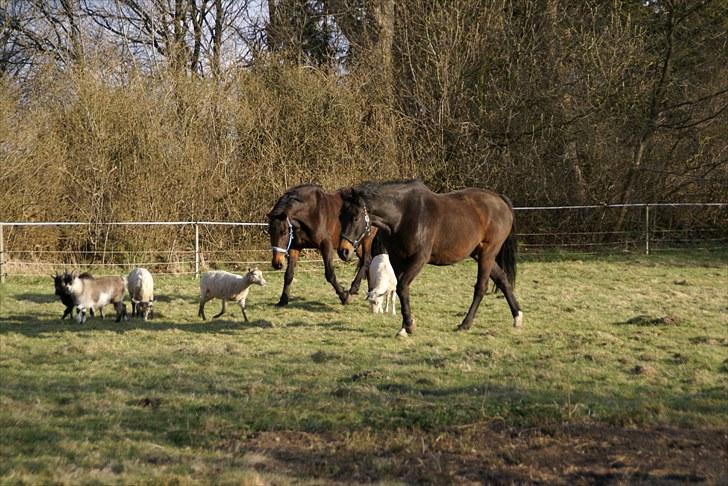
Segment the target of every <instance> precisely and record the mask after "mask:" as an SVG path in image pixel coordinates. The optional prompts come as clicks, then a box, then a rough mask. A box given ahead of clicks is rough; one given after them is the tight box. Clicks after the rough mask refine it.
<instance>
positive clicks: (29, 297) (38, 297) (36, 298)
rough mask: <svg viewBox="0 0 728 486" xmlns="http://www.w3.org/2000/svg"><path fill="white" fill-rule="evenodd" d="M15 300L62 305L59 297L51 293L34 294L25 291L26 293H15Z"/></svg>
mask: <svg viewBox="0 0 728 486" xmlns="http://www.w3.org/2000/svg"><path fill="white" fill-rule="evenodd" d="M14 299H15V300H19V301H24V302H32V303H34V304H52V303H58V305H59V306H62V305H63V304H62V303H61V299H60V298H59V297H58V296H57V295H55V294H53V293H50V294H34V293H26V294H17V295H15V296H14Z"/></svg>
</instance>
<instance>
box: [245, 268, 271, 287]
mask: <svg viewBox="0 0 728 486" xmlns="http://www.w3.org/2000/svg"><path fill="white" fill-rule="evenodd" d="M248 279H249V280H250V282H251V283H254V284H258V285H260V286H265V285H266V284H267V283H268V282H266V281H265V278H263V271H262V270H260V269H259V268H258V267H255V268H249V269H248Z"/></svg>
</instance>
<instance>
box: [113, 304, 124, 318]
mask: <svg viewBox="0 0 728 486" xmlns="http://www.w3.org/2000/svg"><path fill="white" fill-rule="evenodd" d="M114 310H116V322H121V319H122V318H124V320H126V304H124V303H123V302H114Z"/></svg>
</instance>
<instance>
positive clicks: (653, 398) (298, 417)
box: [0, 252, 728, 484]
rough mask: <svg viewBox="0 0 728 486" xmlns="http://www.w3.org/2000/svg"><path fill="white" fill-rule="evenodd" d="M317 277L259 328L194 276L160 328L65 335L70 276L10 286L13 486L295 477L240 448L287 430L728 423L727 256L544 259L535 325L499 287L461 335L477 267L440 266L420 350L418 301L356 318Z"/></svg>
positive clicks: (4, 344)
mask: <svg viewBox="0 0 728 486" xmlns="http://www.w3.org/2000/svg"><path fill="white" fill-rule="evenodd" d="M301 270H302V271H300V272H298V274H297V275H296V281H295V282H294V285H293V291H292V301H291V303H290V305H289V306H288V307H287V308H283V309H280V308H277V307H275V306H273V304H274V303H275V302H277V299H278V296H279V292H280V289H281V281H282V273H280V272H266V278H267V280H268V286H267V287H264V288H261V287H254V288H253V289H252V290H251V293H250V296H249V299H248V316H249V317H250V319H251V322H249V323H244V322H241V320H242V315H241V313H240V311H239V309H237V308H236V307H235V306H228V313H227V314H226V315H225V316H223V317H222V318H220V319H218V320H213V321H207V322H202V321H201V320H199V319H198V318H197V317H196V316H197V297H196V295H197V283H196V281H195V280H194V279H192V278H189V277H159V278H157V280H156V282H155V285H156V293H157V295H158V302H157V304H156V307H155V309H156V311H157V313H158V317H157V318H155V319H154V320H152V321H149V322H142V321H141V320H137V319H133V320H129V321H128V322H123V323H120V324H116V323H114V322H113V319H110V318H109V317H107V319H106V320H104V321H101V320H98V319H92V320H90V321H88V322H87V323H86V324H84V325H79V324H77V323H76V322H75V321H68V320H66V321H65V322H61V321H60V319H59V318H60V315H61V313H62V310H63V306H62V305H61V304H60V302H58V301H57V300H56V298H55V296H53V295H52V282H51V280H50V278H12V277H11V278H10V279H9V281H8V282H7V283H6V284H5V285H4V286H2V287H1V289H2V290H0V292H1V293H0V431H1V432H0V483H3V482H4V483H9V484H12V483H22V482H39V481H43V482H61V483H73V484H76V483H95V482H100V483H110V482H124V483H135V482H165V483H168V482H175V481H178V482H182V483H189V482H199V481H201V482H208V481H211V480H212V478H216V479H215V480H216V481H218V482H231V483H238V482H241V483H259V482H261V481H262V482H284V483H286V482H288V481H290V480H291V478H290V477H285V476H281V475H280V472H276V471H275V470H265V471H262V472H261V469H260V468H259V467H256V466H255V457H252V456H250V454H248V455H245V456H244V458H243V459H244V460H243V459H240V454H238V452H239V451H236V449H235V447H236V446H235V444H238V446H237V447H239V446H240V444H245V441H246V438H250V437H255V435H256V434H258V433H261V432H270V431H287V432H300V433H302V434H312V435H313V436H317V437H322V436H323V437H325V436H327V434H333V435H336V436H342V434H343V435H346V436H347V437H353V436H356V437H358V438H357V439H351V441H352V447H364V445H362V444H361V442H366V441H370V442H373V446H376V442H377V441H378V440H380V439H381V438H382V434H385V433H387V432H389V431H416V433H425V434H427V433H434V434H437V433H438V431H442V430H451V429H452V428H453V427H461V426H466V425H468V424H474V423H479V422H492V421H502V422H504V423H505V424H507V425H508V426H512V427H519V428H528V427H536V426H540V427H542V426H547V425H549V424H553V425H562V424H564V423H567V424H581V423H594V422H598V423H605V424H616V425H619V426H624V425H627V426H631V427H651V426H671V427H682V428H688V427H691V428H721V427H725V424H726V423H727V422H728V402H727V399H726V397H727V396H728V359H727V358H728V297H726V295H727V294H726V289H728V254H726V253H710V254H703V253H696V252H692V253H689V252H688V253H682V254H679V253H673V254H662V255H655V256H649V257H646V256H634V255H625V256H611V257H609V256H602V257H599V258H589V259H583V260H579V259H574V258H573V257H568V256H566V257H564V256H558V255H549V256H542V257H539V258H535V257H531V258H527V259H525V260H524V261H522V262H521V263H520V266H519V276H518V287H517V292H516V294H517V296H518V299H519V300H520V302H521V305H522V307H523V310H524V327H523V328H522V329H514V328H513V327H511V317H510V313H509V311H508V306H507V305H506V303H505V301H504V299H503V298H502V297H501V296H500V295H498V296H494V295H492V294H489V295H488V296H486V298H485V299H484V301H483V304H482V305H481V307H480V310H479V312H478V315H477V317H476V320H475V323H474V326H473V328H472V330H470V331H468V332H464V333H463V332H457V333H456V332H453V330H454V328H455V326H456V325H457V324H459V322H460V321H461V319H462V317H463V316H464V314H465V311H466V310H467V306H468V304H469V302H470V298H471V293H472V286H473V284H474V279H475V266H474V264H473V263H462V264H459V265H456V266H451V267H430V266H428V267H427V268H426V269H425V270H424V271H423V273H422V274H421V275H420V276H419V277H418V278H417V279H416V280H415V283H414V285H413V287H412V308H413V312H414V315H415V318H416V321H417V326H418V327H417V332H416V334H415V335H413V336H411V337H409V338H406V339H396V338H395V337H394V335H395V333H396V332H397V330H398V329H399V327H400V323H401V321H400V316H399V304H398V305H397V311H398V315H397V316H396V317H392V316H383V315H372V314H370V313H369V311H368V305H367V304H366V301H365V300H364V295H363V293H362V294H361V295H360V296H359V298H358V300H357V301H356V302H355V303H354V304H352V305H350V306H346V307H344V306H341V305H340V304H338V300H337V298H336V295H335V294H334V292H333V290H332V289H331V288H330V286H329V285H328V284H327V283H326V282H325V280H324V278H323V271H322V269H321V268H320V267H319V266H318V265H316V264H303V265H302V266H301ZM337 270H338V276H339V279H340V281H345V282H348V281H349V280H350V278H351V277H352V275H353V267H352V266H348V265H342V264H338V267H337ZM363 287H366V283H364V285H363ZM218 308H219V301H213V302H210V303H208V307H207V315H208V316H211V315H213V314H214V313H216V312H217V310H218ZM107 312H111V309H110V308H109V309H108V310H107ZM413 433H414V432H413ZM352 434H353V435H352ZM423 447H424V446H423ZM236 458H237V459H236ZM326 467H333V466H332V465H330V464H329V465H327V466H326ZM301 480H315V478H306V477H299V478H298V479H297V481H301Z"/></svg>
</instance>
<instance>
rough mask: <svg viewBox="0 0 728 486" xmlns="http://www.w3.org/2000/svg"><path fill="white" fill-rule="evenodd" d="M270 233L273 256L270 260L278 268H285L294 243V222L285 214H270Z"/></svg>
mask: <svg viewBox="0 0 728 486" xmlns="http://www.w3.org/2000/svg"><path fill="white" fill-rule="evenodd" d="M268 234H269V235H270V247H271V251H272V252H273V257H272V260H271V262H270V264H271V266H272V267H273V268H275V269H276V270H280V269H281V268H283V263H284V262H285V260H286V257H287V256H288V252H289V251H290V249H291V244H292V243H293V224H292V223H291V220H290V219H288V216H286V215H285V214H278V213H276V214H274V213H270V214H268Z"/></svg>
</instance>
